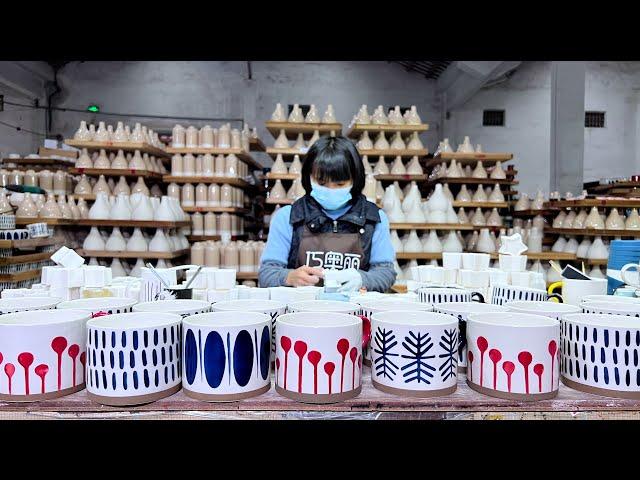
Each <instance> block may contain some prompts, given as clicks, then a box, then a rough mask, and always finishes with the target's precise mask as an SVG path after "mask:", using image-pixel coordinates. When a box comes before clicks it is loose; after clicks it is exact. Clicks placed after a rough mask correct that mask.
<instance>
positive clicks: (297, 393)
mask: <svg viewBox="0 0 640 480" xmlns="http://www.w3.org/2000/svg"><path fill="white" fill-rule="evenodd" d="M362 332H363V321H362V319H361V318H360V317H358V316H355V315H349V314H344V313H333V312H331V313H328V312H300V313H288V314H285V315H281V316H279V317H278V318H277V320H276V362H275V363H276V372H275V374H276V376H275V379H276V391H277V392H278V393H279V394H280V395H282V396H284V397H287V398H290V399H292V400H297V401H299V402H305V403H335V402H342V401H344V400H348V399H351V398H354V397H357V396H358V395H359V394H360V390H361V389H362V348H363V343H365V342H366V340H367V339H364V341H363V333H362Z"/></svg>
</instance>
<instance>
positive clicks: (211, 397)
mask: <svg viewBox="0 0 640 480" xmlns="http://www.w3.org/2000/svg"><path fill="white" fill-rule="evenodd" d="M269 390H271V383H268V384H267V385H265V386H264V387H260V388H258V389H256V390H251V391H250V392H239V393H228V394H221V395H220V394H209V393H200V392H194V391H193V390H188V389H186V388H184V387H183V388H182V391H183V392H184V394H185V395H186V396H187V397H190V398H194V399H196V400H201V401H203V402H237V401H238V400H244V399H246V398H252V397H257V396H259V395H262V394H263V393H266V392H268V391H269Z"/></svg>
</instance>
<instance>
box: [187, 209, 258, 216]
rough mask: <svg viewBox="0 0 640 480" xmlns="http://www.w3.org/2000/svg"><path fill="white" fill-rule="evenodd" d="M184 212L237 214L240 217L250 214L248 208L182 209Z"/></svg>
mask: <svg viewBox="0 0 640 480" xmlns="http://www.w3.org/2000/svg"><path fill="white" fill-rule="evenodd" d="M182 210H183V211H185V212H187V213H195V212H213V213H235V214H238V215H244V214H247V213H249V210H247V209H246V208H239V207H182Z"/></svg>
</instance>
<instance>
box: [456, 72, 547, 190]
mask: <svg viewBox="0 0 640 480" xmlns="http://www.w3.org/2000/svg"><path fill="white" fill-rule="evenodd" d="M550 79H551V69H550V63H548V62H524V63H523V64H522V65H521V66H520V67H519V68H518V70H517V71H516V73H515V74H514V76H513V77H512V78H510V79H509V80H508V81H506V82H504V83H501V84H499V85H496V86H493V87H490V88H486V89H482V90H480V92H478V93H477V94H476V95H475V96H474V97H473V98H471V100H469V101H468V102H466V103H465V104H464V105H463V106H462V107H461V108H459V109H457V110H455V111H453V112H451V114H450V117H449V119H448V120H447V121H446V122H445V126H444V133H446V135H448V136H449V142H450V143H451V145H452V146H453V147H454V148H456V146H457V145H458V143H461V142H462V140H463V138H464V136H465V135H468V136H469V137H470V138H471V141H472V142H473V143H474V144H477V143H479V144H481V145H482V148H483V149H484V150H485V151H487V152H490V151H493V152H512V153H513V154H514V165H515V168H517V170H518V179H519V180H520V185H519V190H520V191H524V192H528V191H535V190H536V189H538V188H541V189H544V190H545V191H546V190H548V188H549V134H550V131H549V122H550V112H551V93H550V92H551V83H550ZM487 109H496V110H505V111H506V112H505V127H483V126H482V111H483V110H487Z"/></svg>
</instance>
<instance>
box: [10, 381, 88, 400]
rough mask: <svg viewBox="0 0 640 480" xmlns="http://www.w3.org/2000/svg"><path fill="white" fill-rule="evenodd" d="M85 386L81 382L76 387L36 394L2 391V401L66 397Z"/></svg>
mask: <svg viewBox="0 0 640 480" xmlns="http://www.w3.org/2000/svg"><path fill="white" fill-rule="evenodd" d="M84 388H85V384H84V383H81V384H80V385H76V386H75V387H70V388H65V389H63V390H58V391H57V392H49V393H38V394H34V395H9V394H6V393H0V401H3V402H8V403H11V402H16V403H27V402H39V401H42V400H53V399H54V398H60V397H66V396H67V395H71V394H72V393H76V392H79V391H80V390H84Z"/></svg>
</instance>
